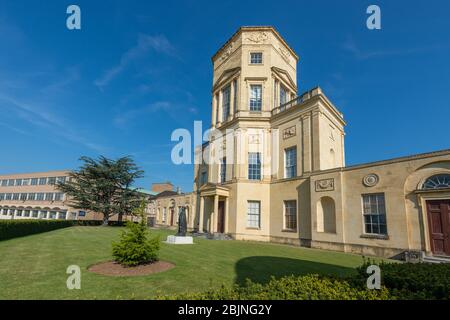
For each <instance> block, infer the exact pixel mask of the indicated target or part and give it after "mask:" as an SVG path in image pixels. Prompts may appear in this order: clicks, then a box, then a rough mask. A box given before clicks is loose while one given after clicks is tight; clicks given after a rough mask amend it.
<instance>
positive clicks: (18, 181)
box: [16, 179, 22, 187]
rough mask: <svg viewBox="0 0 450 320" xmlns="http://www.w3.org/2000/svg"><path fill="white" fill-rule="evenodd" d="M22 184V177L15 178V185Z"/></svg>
mask: <svg viewBox="0 0 450 320" xmlns="http://www.w3.org/2000/svg"><path fill="white" fill-rule="evenodd" d="M21 185H22V179H16V186H19V187H20V186H21Z"/></svg>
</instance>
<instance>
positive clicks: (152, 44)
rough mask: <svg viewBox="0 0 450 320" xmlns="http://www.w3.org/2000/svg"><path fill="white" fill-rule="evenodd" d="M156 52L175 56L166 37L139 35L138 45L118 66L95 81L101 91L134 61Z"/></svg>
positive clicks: (129, 51) (128, 51) (124, 56)
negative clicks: (151, 51)
mask: <svg viewBox="0 0 450 320" xmlns="http://www.w3.org/2000/svg"><path fill="white" fill-rule="evenodd" d="M150 50H154V51H156V52H159V53H163V54H166V55H169V56H175V55H176V54H175V49H174V47H173V46H172V44H171V43H170V42H169V40H168V39H167V38H166V37H165V36H164V35H157V36H149V35H146V34H139V36H138V42H137V44H136V45H135V46H134V47H132V48H130V49H128V50H127V51H126V52H125V53H124V54H123V55H122V57H121V58H120V61H119V63H118V64H117V65H115V66H113V67H111V68H110V69H108V70H106V71H105V72H104V73H103V75H102V76H101V77H99V78H98V79H97V80H95V81H94V84H95V85H96V86H97V87H99V88H100V89H101V88H103V87H105V86H107V85H108V84H109V83H110V82H111V81H112V80H113V79H114V78H115V77H116V76H118V75H119V74H120V73H122V72H123V71H124V70H125V69H126V67H127V66H128V65H129V64H130V63H131V62H132V61H134V60H136V59H138V58H140V57H142V56H144V55H145V54H146V53H147V52H148V51H150Z"/></svg>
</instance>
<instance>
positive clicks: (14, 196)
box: [12, 193, 20, 200]
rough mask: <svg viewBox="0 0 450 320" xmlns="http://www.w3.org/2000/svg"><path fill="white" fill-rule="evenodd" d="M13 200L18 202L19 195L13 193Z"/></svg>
mask: <svg viewBox="0 0 450 320" xmlns="http://www.w3.org/2000/svg"><path fill="white" fill-rule="evenodd" d="M12 199H13V200H19V199H20V193H13V198H12Z"/></svg>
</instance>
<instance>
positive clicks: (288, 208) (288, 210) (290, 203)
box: [284, 200, 297, 230]
mask: <svg viewBox="0 0 450 320" xmlns="http://www.w3.org/2000/svg"><path fill="white" fill-rule="evenodd" d="M284 228H285V229H287V230H297V201H296V200H286V201H284Z"/></svg>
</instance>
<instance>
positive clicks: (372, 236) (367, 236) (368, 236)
mask: <svg viewBox="0 0 450 320" xmlns="http://www.w3.org/2000/svg"><path fill="white" fill-rule="evenodd" d="M360 238H364V239H377V240H389V236H388V235H384V234H362V235H361V236H360Z"/></svg>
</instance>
